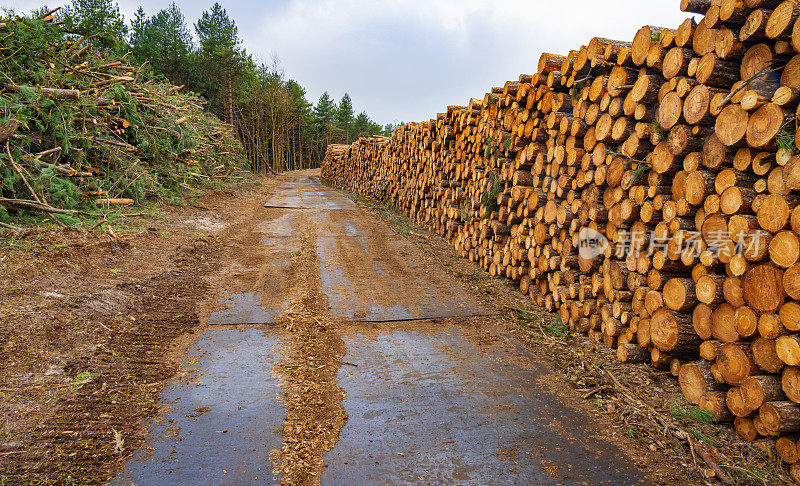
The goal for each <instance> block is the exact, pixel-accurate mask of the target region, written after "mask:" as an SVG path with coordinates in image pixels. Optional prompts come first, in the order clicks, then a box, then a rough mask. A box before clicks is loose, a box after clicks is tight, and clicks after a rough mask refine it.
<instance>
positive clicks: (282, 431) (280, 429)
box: [278, 422, 292, 435]
mask: <svg viewBox="0 0 800 486" xmlns="http://www.w3.org/2000/svg"><path fill="white" fill-rule="evenodd" d="M291 427H292V424H291V422H284V423H282V424H281V426H280V427H278V433H279V434H281V435H286V433H287V432H288V431H289V429H290V428H291Z"/></svg>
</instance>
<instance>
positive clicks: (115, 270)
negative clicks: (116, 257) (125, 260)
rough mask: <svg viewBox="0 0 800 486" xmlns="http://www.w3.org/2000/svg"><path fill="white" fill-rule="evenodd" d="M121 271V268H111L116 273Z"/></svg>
mask: <svg viewBox="0 0 800 486" xmlns="http://www.w3.org/2000/svg"><path fill="white" fill-rule="evenodd" d="M121 271H122V270H120V269H119V268H112V269H111V270H109V272H111V273H113V274H114V275H116V274H118V273H120V272H121Z"/></svg>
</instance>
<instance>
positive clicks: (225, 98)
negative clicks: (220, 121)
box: [195, 3, 245, 123]
mask: <svg viewBox="0 0 800 486" xmlns="http://www.w3.org/2000/svg"><path fill="white" fill-rule="evenodd" d="M195 32H196V33H197V37H198V39H199V40H200V62H201V65H202V67H203V71H204V72H205V73H206V74H207V88H208V89H209V91H211V93H210V94H212V96H214V97H216V98H217V104H218V105H219V106H221V107H223V108H224V110H223V111H224V115H225V119H226V120H227V121H228V122H229V123H234V98H235V97H234V93H233V90H234V81H235V80H236V79H235V78H238V77H239V76H241V75H242V74H243V71H244V58H245V56H244V55H243V53H242V52H241V51H240V48H239V44H240V40H239V29H238V28H237V27H236V23H235V22H234V21H233V20H231V19H230V18H229V17H228V13H227V12H226V11H225V9H224V8H222V6H220V4H219V3H215V4H214V5H213V6H212V7H211V10H210V11H204V12H203V14H202V15H201V16H200V20H198V21H197V23H196V24H195ZM220 79H221V80H223V84H222V85H220V83H219V81H218V80H220Z"/></svg>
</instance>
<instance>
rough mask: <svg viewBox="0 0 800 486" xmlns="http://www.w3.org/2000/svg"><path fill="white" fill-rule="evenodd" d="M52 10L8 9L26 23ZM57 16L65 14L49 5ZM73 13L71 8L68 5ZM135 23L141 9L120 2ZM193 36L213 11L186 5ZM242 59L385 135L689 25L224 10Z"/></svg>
mask: <svg viewBox="0 0 800 486" xmlns="http://www.w3.org/2000/svg"><path fill="white" fill-rule="evenodd" d="M43 3H44V2H42V1H30V0H13V1H10V0H0V6H5V7H12V8H14V9H15V10H16V11H17V12H28V11H29V10H31V9H33V8H37V7H39V6H41V5H42V4H43ZM47 3H48V5H51V6H53V7H55V6H57V5H58V3H57V2H53V1H52V0H48V2H47ZM65 3H66V2H65ZM118 3H119V5H120V10H121V11H122V13H123V14H124V15H125V18H126V20H127V21H130V19H131V18H132V16H133V13H134V12H135V11H136V8H138V6H139V5H141V6H142V7H144V9H145V11H146V12H147V14H148V15H152V14H154V13H155V12H156V11H158V10H159V9H160V8H163V7H164V6H165V5H166V2H165V1H157V0H140V1H132V0H119V2H118ZM176 3H177V4H178V6H179V7H180V9H181V10H182V11H183V13H184V15H185V16H186V20H187V22H188V23H189V24H190V26H192V25H193V24H194V23H195V22H196V21H197V19H198V18H199V16H200V13H201V12H202V11H203V10H205V9H207V8H209V7H210V6H211V5H213V3H214V2H213V0H206V1H200V2H198V1H196V0H192V1H190V0H178V1H176ZM220 4H221V5H222V6H223V7H224V8H225V9H226V10H227V11H228V15H229V16H230V17H232V18H233V19H234V20H235V21H236V24H237V25H238V26H239V34H240V36H241V38H242V40H243V42H244V47H246V48H247V51H248V52H250V53H251V54H252V55H253V56H254V57H255V58H256V59H258V60H260V61H262V62H266V63H269V62H270V60H271V59H272V57H273V55H277V56H278V58H279V59H280V61H281V65H282V68H283V70H284V72H285V74H286V76H287V77H291V78H294V79H296V80H297V81H299V82H300V84H302V85H303V86H304V87H305V88H306V90H307V91H308V94H307V97H308V99H309V101H311V102H316V101H317V99H318V98H319V96H320V95H321V94H322V93H323V92H324V91H328V92H329V93H330V95H331V96H332V97H334V98H335V99H336V100H337V101H338V100H339V99H340V98H341V96H342V95H343V94H344V93H345V92H349V93H350V97H351V98H352V99H353V104H354V108H355V110H356V112H358V111H361V110H364V111H366V112H367V113H368V114H369V115H370V116H371V117H372V118H373V119H374V120H376V121H377V122H379V123H381V124H385V123H389V122H396V121H420V120H427V119H430V118H432V117H435V115H436V113H438V112H441V111H444V110H445V108H446V107H447V105H463V104H466V103H467V102H468V101H469V99H470V98H473V97H475V98H482V97H483V95H484V93H486V92H487V91H488V90H489V89H490V88H491V87H492V86H502V84H503V83H504V82H505V81H506V80H509V79H517V77H518V76H519V74H520V73H533V72H535V71H536V68H537V63H538V60H539V55H540V54H541V53H542V52H544V51H546V52H554V53H558V54H566V53H567V52H569V50H570V49H577V48H579V47H580V46H581V45H584V44H587V43H588V42H589V40H590V39H591V38H592V37H593V36H602V37H610V38H614V39H619V40H627V41H630V40H632V39H633V35H634V34H635V33H636V31H637V30H638V29H639V28H640V27H641V26H642V25H646V24H650V25H660V26H663V27H671V28H676V27H677V26H678V25H680V23H681V22H682V21H683V20H684V19H685V18H686V17H687V14H686V13H684V12H681V11H680V8H679V4H680V2H679V0H602V1H598V0H494V1H492V0H271V1H266V2H265V1H245V0H238V1H236V0H227V1H225V0H223V1H220Z"/></svg>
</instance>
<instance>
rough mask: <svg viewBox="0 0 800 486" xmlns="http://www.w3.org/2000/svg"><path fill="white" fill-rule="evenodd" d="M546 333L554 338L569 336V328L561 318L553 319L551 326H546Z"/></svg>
mask: <svg viewBox="0 0 800 486" xmlns="http://www.w3.org/2000/svg"><path fill="white" fill-rule="evenodd" d="M544 332H546V333H547V334H549V335H551V336H554V337H561V336H564V335H566V334H569V327H567V326H566V325H565V324H564V323H563V322H561V318H560V317H559V316H555V317H553V319H552V320H551V321H550V323H549V324H546V325H545V326H544Z"/></svg>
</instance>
